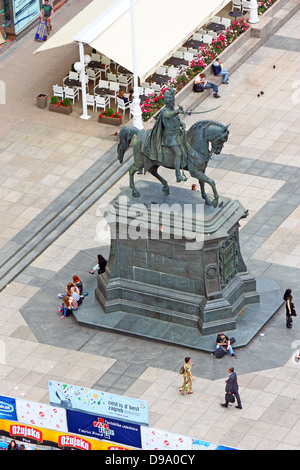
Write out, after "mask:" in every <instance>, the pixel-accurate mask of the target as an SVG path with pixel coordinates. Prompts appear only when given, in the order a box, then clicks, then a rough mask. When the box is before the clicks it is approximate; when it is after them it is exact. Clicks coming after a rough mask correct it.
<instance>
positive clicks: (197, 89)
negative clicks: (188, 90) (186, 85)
mask: <svg viewBox="0 0 300 470" xmlns="http://www.w3.org/2000/svg"><path fill="white" fill-rule="evenodd" d="M203 91H204V86H203V85H201V83H195V84H194V92H195V93H202V92H203Z"/></svg>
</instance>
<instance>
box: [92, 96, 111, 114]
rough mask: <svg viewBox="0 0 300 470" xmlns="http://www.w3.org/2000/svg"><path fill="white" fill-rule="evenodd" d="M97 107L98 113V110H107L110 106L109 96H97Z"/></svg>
mask: <svg viewBox="0 0 300 470" xmlns="http://www.w3.org/2000/svg"><path fill="white" fill-rule="evenodd" d="M95 106H96V111H97V109H98V108H102V109H104V110H105V109H106V108H107V107H108V106H110V97H109V96H105V97H104V96H97V95H96V96H95Z"/></svg>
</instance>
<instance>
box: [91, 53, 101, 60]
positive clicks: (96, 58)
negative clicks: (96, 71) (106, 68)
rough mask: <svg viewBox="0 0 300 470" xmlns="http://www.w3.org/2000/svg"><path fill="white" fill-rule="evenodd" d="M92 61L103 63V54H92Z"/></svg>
mask: <svg viewBox="0 0 300 470" xmlns="http://www.w3.org/2000/svg"><path fill="white" fill-rule="evenodd" d="M91 60H92V61H94V62H101V54H98V52H92V54H91Z"/></svg>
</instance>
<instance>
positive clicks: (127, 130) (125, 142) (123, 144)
mask: <svg viewBox="0 0 300 470" xmlns="http://www.w3.org/2000/svg"><path fill="white" fill-rule="evenodd" d="M138 132H139V129H138V128H137V127H134V126H125V127H123V128H122V129H121V130H120V133H119V139H120V142H119V144H118V159H119V162H120V163H123V158H124V153H125V152H126V150H128V148H129V146H130V143H131V139H132V138H133V137H134V136H135V135H136V134H137V133H138Z"/></svg>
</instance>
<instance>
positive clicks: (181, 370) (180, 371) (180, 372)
mask: <svg viewBox="0 0 300 470" xmlns="http://www.w3.org/2000/svg"><path fill="white" fill-rule="evenodd" d="M183 373H184V366H181V367H180V369H179V374H183Z"/></svg>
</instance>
